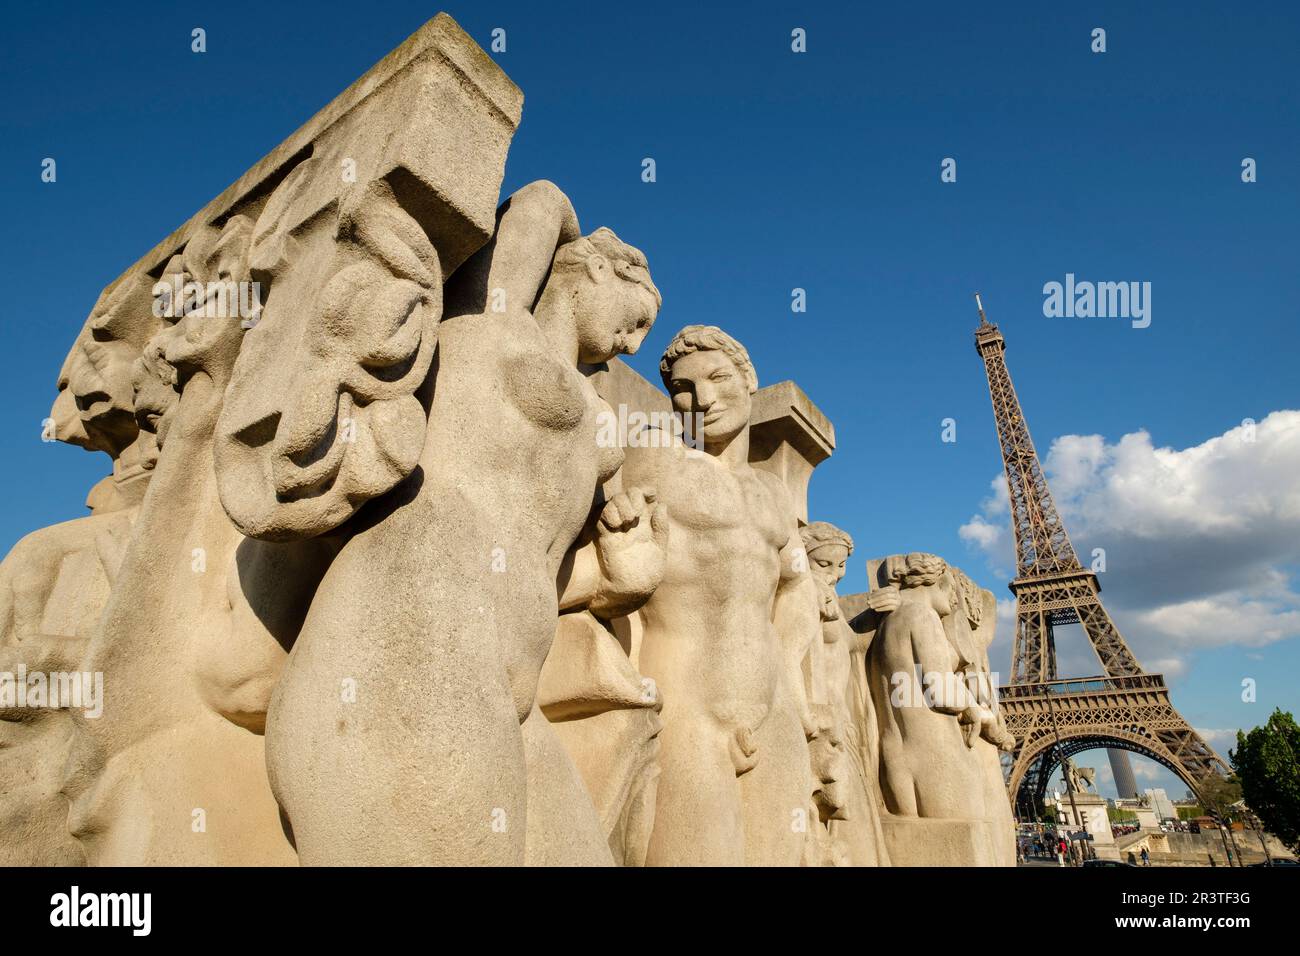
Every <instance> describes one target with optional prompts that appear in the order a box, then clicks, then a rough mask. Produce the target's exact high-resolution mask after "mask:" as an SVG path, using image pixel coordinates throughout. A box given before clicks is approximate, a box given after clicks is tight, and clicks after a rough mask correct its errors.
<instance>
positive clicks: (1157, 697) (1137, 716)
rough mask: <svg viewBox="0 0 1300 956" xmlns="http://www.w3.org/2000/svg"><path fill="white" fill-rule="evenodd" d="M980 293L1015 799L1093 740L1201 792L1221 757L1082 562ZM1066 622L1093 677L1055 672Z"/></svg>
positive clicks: (1037, 799) (1036, 798)
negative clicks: (1151, 667) (1007, 538)
mask: <svg viewBox="0 0 1300 956" xmlns="http://www.w3.org/2000/svg"><path fill="white" fill-rule="evenodd" d="M975 301H976V304H977V305H978V307H979V315H980V325H979V328H977V329H976V330H975V349H976V351H977V352H979V355H980V358H981V359H983V361H984V371H985V373H986V374H987V376H988V382H989V395H990V397H991V398H992V401H993V418H994V421H995V422H996V424H997V430H998V441H999V443H1000V445H1001V448H1002V464H1003V468H1004V470H1005V472H1006V479H1007V492H1008V498H1009V501H1010V510H1011V526H1012V531H1013V532H1014V534H1015V540H1016V577H1015V579H1014V580H1013V581H1011V583H1010V585H1009V587H1010V589H1011V593H1012V594H1014V595H1015V596H1016V634H1015V641H1014V646H1013V648H1012V654H1011V682H1010V683H1009V684H1007V685H1006V686H1004V687H1001V688H1000V689H999V705H1000V707H1001V708H1002V713H1003V716H1004V718H1005V720H1006V722H1007V728H1008V729H1009V730H1010V731H1011V733H1013V734H1014V735H1015V738H1016V749H1015V750H1014V751H1013V752H1012V753H1011V754H1009V755H1007V756H1006V758H1005V759H1004V768H1005V770H1006V774H1007V790H1008V793H1009V795H1010V797H1011V801H1012V805H1013V806H1014V807H1015V808H1016V811H1017V813H1018V814H1019V815H1020V816H1022V817H1031V818H1036V817H1037V816H1038V812H1039V809H1040V808H1041V807H1042V801H1043V796H1044V794H1045V792H1046V790H1047V782H1048V780H1049V779H1050V778H1051V775H1052V772H1053V771H1054V770H1055V769H1056V767H1057V766H1058V765H1059V764H1060V763H1061V762H1062V761H1063V760H1065V759H1066V758H1068V757H1070V756H1072V755H1074V754H1076V753H1079V752H1081V751H1084V750H1092V749H1095V748H1098V747H1100V748H1104V749H1107V750H1111V751H1116V750H1118V751H1127V752H1130V753H1136V754H1140V755H1142V756H1144V757H1148V758H1150V759H1152V760H1155V761H1157V762H1158V763H1160V764H1163V765H1164V766H1165V767H1167V768H1168V769H1169V770H1171V771H1173V772H1174V773H1175V774H1177V775H1178V776H1179V777H1180V778H1182V780H1183V781H1184V782H1185V783H1186V784H1187V786H1188V788H1189V789H1191V790H1193V791H1195V792H1199V791H1200V785H1201V783H1202V781H1204V780H1206V779H1207V778H1208V777H1212V776H1219V775H1226V774H1227V772H1228V767H1227V764H1226V763H1225V762H1224V761H1223V759H1222V758H1221V757H1220V756H1219V755H1218V754H1217V753H1215V752H1214V750H1213V749H1212V748H1211V747H1210V745H1209V744H1207V743H1206V742H1205V741H1204V740H1202V739H1201V736H1200V735H1199V734H1198V733H1197V732H1196V731H1195V730H1193V729H1192V727H1191V725H1189V724H1188V723H1187V721H1186V720H1184V719H1183V717H1182V715H1180V714H1179V713H1178V711H1177V710H1176V709H1175V708H1174V705H1173V704H1172V703H1171V702H1170V699H1169V689H1168V688H1167V687H1166V686H1165V681H1164V677H1163V676H1162V675H1160V674H1148V673H1146V672H1145V671H1144V670H1143V669H1142V665H1141V664H1139V663H1138V660H1137V658H1136V657H1135V656H1134V655H1133V652H1132V651H1131V650H1130V649H1129V646H1128V644H1127V642H1125V640H1124V637H1123V635H1122V634H1121V633H1120V630H1119V628H1118V627H1117V626H1116V625H1115V622H1114V621H1113V620H1112V619H1111V617H1110V615H1109V614H1108V613H1107V611H1106V608H1105V606H1104V605H1103V604H1102V602H1101V584H1100V582H1099V581H1098V580H1097V575H1096V574H1095V573H1093V572H1092V571H1091V570H1088V569H1086V568H1084V567H1083V566H1082V565H1081V564H1080V563H1079V557H1078V555H1077V554H1076V553H1075V550H1074V546H1073V545H1072V544H1071V543H1070V536H1069V534H1068V533H1067V532H1066V530H1065V525H1064V524H1063V523H1062V521H1061V517H1060V515H1059V513H1058V512H1057V510H1056V503H1055V501H1054V500H1053V498H1052V492H1051V489H1050V488H1049V487H1048V486H1047V478H1046V476H1045V475H1044V473H1043V468H1042V464H1041V463H1040V462H1039V460H1038V452H1037V451H1036V450H1035V448H1034V442H1033V439H1032V438H1031V437H1030V435H1029V426H1028V424H1027V423H1026V422H1025V417H1024V413H1023V412H1022V411H1021V409H1020V400H1019V398H1017V396H1016V390H1015V388H1014V386H1013V385H1012V384H1011V373H1010V372H1009V371H1008V370H1007V363H1006V359H1005V357H1004V353H1005V352H1006V340H1005V339H1004V338H1003V336H1002V333H1001V332H999V331H998V327H997V326H996V325H994V324H993V323H991V322H989V320H988V318H987V317H986V316H985V315H984V306H983V303H982V302H981V301H980V297H979V296H978V295H977V296H975ZM1066 624H1079V625H1081V626H1082V628H1083V631H1084V633H1085V634H1086V635H1087V637H1088V642H1089V643H1090V644H1091V645H1092V649H1093V651H1094V652H1095V653H1096V655H1097V660H1098V662H1099V663H1100V664H1101V675H1100V676H1097V677H1084V678H1077V679H1070V680H1063V679H1061V677H1060V675H1059V674H1058V673H1057V669H1056V635H1055V628H1056V627H1059V626H1061V625H1066Z"/></svg>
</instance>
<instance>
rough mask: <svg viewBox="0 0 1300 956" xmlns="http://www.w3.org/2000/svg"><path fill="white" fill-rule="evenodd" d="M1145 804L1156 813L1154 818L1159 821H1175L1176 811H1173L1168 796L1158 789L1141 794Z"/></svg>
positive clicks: (1176, 817) (1172, 804) (1171, 802)
mask: <svg viewBox="0 0 1300 956" xmlns="http://www.w3.org/2000/svg"><path fill="white" fill-rule="evenodd" d="M1143 795H1144V796H1145V797H1146V800H1147V804H1148V805H1149V806H1150V807H1151V809H1152V810H1154V811H1155V812H1156V817H1157V818H1158V819H1160V820H1162V821H1163V820H1177V819H1178V811H1177V810H1175V809H1174V802H1173V801H1172V800H1170V799H1169V795H1168V794H1167V793H1165V791H1164V790H1163V789H1161V788H1159V787H1156V788H1155V789H1152V790H1146V791H1144V792H1143Z"/></svg>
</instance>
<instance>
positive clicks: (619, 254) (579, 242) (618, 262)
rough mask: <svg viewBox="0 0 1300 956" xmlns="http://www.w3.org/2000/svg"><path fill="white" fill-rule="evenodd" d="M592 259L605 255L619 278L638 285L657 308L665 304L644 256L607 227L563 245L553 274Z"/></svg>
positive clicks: (577, 266)
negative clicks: (647, 293)
mask: <svg viewBox="0 0 1300 956" xmlns="http://www.w3.org/2000/svg"><path fill="white" fill-rule="evenodd" d="M592 256H604V257H605V259H606V260H608V261H609V264H610V265H611V266H613V268H614V274H615V275H616V276H618V277H619V278H620V279H624V280H626V281H627V282H635V283H636V284H637V285H639V286H641V287H642V288H644V289H645V290H646V291H648V292H649V293H650V294H651V295H653V296H654V297H655V305H656V306H660V305H663V296H661V295H660V294H659V290H658V289H657V288H656V287H655V284H654V282H652V281H651V280H650V263H649V261H648V260H647V259H646V257H645V254H644V253H643V252H642V251H641V250H640V249H638V248H636V246H630V245H628V244H627V243H626V242H624V241H623V240H622V239H620V238H619V237H618V236H616V235H615V234H614V230H613V229H610V228H608V227H607V226H601V227H600V228H599V229H597V230H596V231H595V232H593V233H590V234H589V235H586V236H582V237H581V238H578V239H574V240H573V241H572V242H566V243H565V244H564V245H562V246H560V248H559V249H557V250H556V252H555V259H554V260H553V261H552V263H551V271H552V272H569V271H572V270H574V269H579V268H582V267H584V266H585V265H586V263H587V260H588V259H590V258H591V257H592Z"/></svg>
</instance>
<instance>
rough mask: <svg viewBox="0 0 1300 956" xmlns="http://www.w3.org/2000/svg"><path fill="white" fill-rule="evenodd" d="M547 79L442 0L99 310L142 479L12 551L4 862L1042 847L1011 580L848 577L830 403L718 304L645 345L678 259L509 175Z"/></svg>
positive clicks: (99, 352) (96, 497)
mask: <svg viewBox="0 0 1300 956" xmlns="http://www.w3.org/2000/svg"><path fill="white" fill-rule="evenodd" d="M521 108H522V95H521V93H520V92H519V90H518V89H517V88H516V87H515V86H514V84H513V83H512V82H511V81H510V80H509V78H507V77H506V76H505V74H504V73H503V72H502V71H501V70H500V69H499V68H498V67H497V66H496V64H495V63H494V62H493V61H492V60H491V59H490V58H489V57H488V56H487V55H486V54H485V53H484V52H483V51H482V50H481V49H480V48H479V47H478V46H477V45H476V44H475V43H474V42H473V41H472V40H471V39H470V38H469V37H468V36H466V35H465V34H464V33H463V32H462V31H461V30H460V28H459V27H458V26H457V25H456V24H455V23H454V22H453V21H452V20H451V19H450V18H449V17H447V16H445V15H439V16H438V17H436V18H434V19H433V20H431V21H430V22H429V23H427V24H426V25H425V26H424V27H422V28H421V29H420V30H418V31H417V32H416V33H415V34H414V35H413V36H412V37H411V38H410V39H409V40H407V41H406V42H405V43H404V44H402V45H401V46H400V47H398V48H397V49H396V50H394V51H393V52H392V53H391V54H389V55H388V56H387V57H385V58H384V59H383V60H382V61H380V62H379V63H378V64H376V65H375V67H373V68H372V69H371V70H370V71H369V72H368V73H366V75H365V76H363V77H362V78H361V79H359V80H357V81H356V82H355V83H354V84H352V85H351V86H350V87H349V88H348V89H347V90H345V91H344V92H343V93H341V94H340V95H339V96H337V97H336V98H335V99H334V100H332V101H331V102H330V103H329V104H328V105H327V106H326V107H325V108H324V109H322V110H321V111H320V112H319V113H318V114H317V115H316V116H314V117H313V118H312V119H310V120H309V121H308V122H307V123H305V124H304V125H303V126H302V127H301V128H300V129H299V130H298V131H297V132H295V133H294V134H292V135H291V136H290V137H289V138H288V139H286V140H285V141H284V142H283V143H282V144H281V145H280V146H278V147H277V148H275V149H274V150H272V151H271V152H270V153H269V154H268V155H267V156H266V157H265V158H264V159H263V160H262V161H260V162H259V163H257V164H256V165H255V166H254V167H253V168H251V169H250V170H249V171H248V172H247V173H245V174H244V175H243V176H241V177H240V178H239V179H238V180H237V181H236V182H235V183H234V184H232V185H231V186H230V187H229V188H227V189H226V190H225V191H223V192H222V193H221V194H220V195H219V196H217V197H216V198H215V199H213V200H212V202H210V203H208V204H207V205H206V206H205V207H204V208H203V209H201V210H199V211H198V212H197V213H195V215H194V216H192V217H191V218H190V219H189V220H188V221H187V222H186V223H185V224H184V225H183V226H181V227H180V228H179V229H178V230H176V231H175V232H174V233H172V234H171V235H170V236H168V237H167V238H166V239H164V240H163V241H162V242H160V243H158V245H157V246H155V247H154V248H153V249H152V250H150V251H149V252H148V253H146V254H145V255H144V256H143V257H142V258H141V259H140V260H139V261H138V262H137V263H136V264H135V265H134V266H132V267H131V268H130V269H128V270H127V271H126V272H125V273H123V275H121V276H120V277H118V278H117V279H116V280H114V281H113V282H112V283H110V284H109V286H108V287H107V288H106V289H105V290H104V293H103V294H102V295H101V296H100V299H99V301H98V302H96V303H95V305H94V308H93V309H92V310H91V313H90V316H89V318H88V319H87V320H86V322H85V324H84V325H83V327H82V328H81V330H80V331H79V333H78V334H77V335H76V336H75V338H74V341H73V344H72V347H71V349H70V351H69V353H68V357H67V359H66V361H65V362H64V366H63V368H62V370H61V371H60V373H59V375H58V377H57V380H56V396H57V397H56V398H55V401H54V406H53V408H52V410H51V414H50V420H49V422H48V423H47V426H48V427H47V431H48V434H49V437H52V438H54V439H57V440H59V441H63V442H66V443H69V444H73V445H77V446H80V447H82V448H84V449H86V450H88V451H92V452H102V453H104V454H106V455H108V457H109V459H110V460H111V463H112V470H111V474H110V475H109V476H108V477H106V478H105V479H104V480H102V481H101V482H99V483H98V484H96V485H95V486H94V487H93V488H92V489H91V490H90V492H89V494H88V497H87V502H86V503H87V505H88V507H89V508H90V511H91V513H90V514H89V515H87V516H84V517H81V518H76V519H73V520H70V521H66V522H63V523H60V524H56V525H53V526H51V527H48V528H43V529H40V530H37V531H34V532H32V533H31V534H29V535H28V536H27V537H25V538H23V539H22V541H20V542H19V543H18V544H17V545H16V546H15V547H14V549H13V550H12V551H11V552H10V554H9V555H8V556H7V557H6V558H5V559H4V561H3V563H0V863H5V864H47V865H48V864H63V865H82V864H90V865H155V864H181V865H291V864H294V863H301V864H307V865H313V864H342V865H352V864H462V865H463V864H504V865H518V864H523V865H584V866H586V865H591V866H602V865H603V866H608V865H626V866H639V865H682V864H714V865H717V864H722V865H783V866H785V865H789V866H793V865H862V866H884V865H910V864H917V863H935V864H942V865H950V864H953V863H966V864H979V865H994V864H997V865H1010V864H1011V863H1013V862H1014V846H1013V843H1012V842H1011V841H1012V834H1011V822H1010V807H1009V805H1008V803H1007V800H1006V796H1005V793H1004V792H1003V790H1002V786H1001V775H1000V770H999V768H998V759H997V751H998V748H999V747H1005V746H1007V745H1008V739H1009V738H1008V736H1007V734H1006V728H1005V726H1003V725H1002V724H1001V721H1000V717H999V716H998V713H997V706H996V698H995V696H994V695H993V691H992V687H991V684H990V682H989V681H988V680H987V679H986V678H987V675H988V671H989V663H988V646H989V643H990V642H991V640H992V637H993V622H994V619H995V613H994V612H995V603H994V602H993V597H992V595H991V594H990V593H989V592H987V591H981V590H980V589H979V588H977V587H975V586H974V585H973V583H972V582H970V580H969V579H968V578H967V577H966V576H965V575H963V574H961V572H959V571H957V570H956V569H951V568H949V567H948V566H947V565H946V564H944V562H942V561H941V560H940V559H938V558H934V557H933V556H928V555H908V556H896V557H895V558H891V559H888V560H886V561H885V562H883V563H882V564H880V566H879V567H876V566H875V565H873V566H872V568H871V575H872V579H871V590H870V591H869V592H866V593H865V594H862V595H848V596H845V597H838V596H837V594H836V587H837V585H838V583H839V582H840V581H841V579H842V578H843V577H844V575H845V573H846V571H847V569H848V560H849V556H850V554H851V552H852V550H853V542H852V540H851V539H850V538H849V536H848V535H847V534H846V533H844V532H843V531H841V530H839V529H838V528H836V527H834V526H833V525H831V524H829V523H826V522H815V523H813V524H809V523H808V517H809V486H810V480H811V476H812V474H813V471H814V470H815V469H816V467H817V465H818V464H820V463H821V462H822V461H824V460H826V459H827V458H828V457H829V456H830V455H831V453H832V452H833V450H834V448H835V434H834V429H833V427H832V425H831V423H830V422H829V421H828V420H827V418H826V417H825V416H824V415H823V414H822V413H821V412H820V411H819V410H818V409H817V407H816V406H815V405H814V404H813V402H812V401H811V400H810V399H809V398H808V396H807V395H805V394H804V392H803V391H802V390H801V389H800V388H799V387H798V386H797V385H796V384H795V383H793V382H789V381H785V382H780V383H778V384H776V385H772V386H768V387H766V388H763V389H760V388H759V387H758V378H757V374H756V371H755V368H754V364H753V362H752V361H751V359H750V356H749V354H748V352H747V351H746V350H745V348H744V346H743V345H742V344H741V343H740V342H739V341H738V340H737V339H735V338H733V337H732V336H731V335H728V334H727V333H726V332H723V331H722V330H721V329H719V328H716V327H713V326H699V325H692V326H688V327H686V328H683V329H682V330H681V331H680V332H678V333H677V334H676V335H675V336H674V337H672V339H671V341H670V343H669V345H668V347H667V349H666V351H665V352H664V353H663V355H662V357H661V361H660V371H661V376H662V381H663V386H664V390H663V391H661V390H660V389H659V388H658V387H657V386H656V385H654V384H652V383H651V382H649V381H646V380H645V379H643V378H642V377H641V376H639V375H637V374H636V373H635V372H633V371H632V370H631V368H629V367H628V366H627V365H625V364H623V362H621V361H620V360H619V356H622V355H630V354H633V353H635V352H636V351H637V350H638V349H639V348H640V346H641V345H642V343H643V342H644V340H645V339H646V337H647V335H648V334H649V333H650V332H651V329H652V327H653V325H654V322H655V320H656V317H657V315H658V312H659V308H660V305H661V298H660V293H659V291H658V289H657V288H656V286H655V284H654V282H653V280H652V279H651V273H650V266H649V262H648V259H647V256H646V255H645V254H644V253H643V252H642V251H641V250H639V249H637V248H636V247H635V246H633V245H630V244H628V243H627V242H624V241H623V240H622V239H620V238H619V237H618V236H617V235H616V234H615V233H614V231H613V230H611V229H609V228H607V227H600V228H596V229H594V230H592V231H590V232H586V233H584V232H583V231H582V229H581V228H580V226H579V217H578V213H577V211H576V210H575V209H574V208H573V206H572V204H571V203H570V201H569V199H568V198H567V197H566V196H565V194H564V193H563V192H562V191H561V190H560V189H559V188H558V187H557V186H555V185H554V184H552V183H550V182H548V181H544V180H539V181H536V182H533V183H530V184H529V185H526V186H524V187H523V188H521V189H519V190H517V191H515V192H514V193H513V194H512V195H510V196H509V197H506V198H505V199H504V201H502V197H501V195H500V192H501V182H502V174H503V169H504V164H505V159H506V153H507V150H508V148H509V144H510V141H511V138H512V136H513V134H514V131H515V129H516V127H517V125H518V123H519V121H520V117H521ZM814 510H815V509H814ZM917 663H921V664H922V665H923V666H924V668H934V669H936V670H937V671H938V672H940V673H942V674H944V675H947V676H949V677H952V678H954V679H955V680H956V681H957V684H958V685H959V686H958V689H956V690H951V691H945V692H944V693H945V694H947V695H948V696H943V695H941V696H940V698H939V699H938V702H937V703H935V702H934V701H930V702H929V703H927V702H926V701H925V700H924V699H919V701H920V702H919V703H917V704H916V705H915V706H911V705H909V706H907V707H902V706H895V704H894V702H893V698H892V697H891V691H892V689H893V687H894V685H895V684H896V683H897V677H898V675H899V674H908V675H910V674H911V673H912V671H913V670H914V668H915V666H916V664H917ZM31 675H35V676H31ZM74 676H75V677H76V678H77V679H78V680H80V679H81V678H85V684H84V686H82V685H80V684H78V685H77V686H79V687H81V689H82V690H83V691H84V693H83V694H82V695H81V696H80V697H76V698H70V697H69V696H68V694H67V693H62V692H60V693H59V694H56V693H55V689H56V688H58V687H60V686H62V685H63V684H66V683H68V682H71V681H72V679H73V677H74ZM20 685H21V690H22V693H21V694H19V693H18V689H19V686H20ZM966 687H969V688H970V689H969V690H963V689H962V688H966ZM41 688H44V689H43V690H42V689H41ZM97 689H98V690H97Z"/></svg>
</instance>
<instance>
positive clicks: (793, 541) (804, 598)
mask: <svg viewBox="0 0 1300 956" xmlns="http://www.w3.org/2000/svg"><path fill="white" fill-rule="evenodd" d="M789 514H790V515H791V520H790V538H789V540H788V541H787V542H786V545H785V547H784V548H782V549H781V555H780V557H781V580H780V581H779V582H778V584H777V588H776V600H775V602H774V603H773V606H772V623H773V625H774V626H775V627H776V632H777V635H778V637H779V638H780V640H781V644H782V647H783V648H784V650H785V661H784V663H785V667H786V671H787V674H788V675H789V682H790V686H791V692H792V693H793V694H794V697H795V706H796V708H797V709H798V712H799V719H800V722H801V723H802V724H803V729H804V736H806V737H807V738H808V739H809V740H812V739H813V738H814V737H816V736H818V735H819V734H821V733H822V732H824V731H826V730H830V729H831V728H829V727H827V726H825V725H826V723H827V720H826V718H825V715H823V716H822V717H820V718H819V717H818V715H817V714H815V713H814V711H813V703H812V701H811V700H810V697H812V696H813V695H815V694H816V692H817V690H818V688H817V687H816V681H815V677H816V674H814V675H813V676H814V681H813V684H814V686H812V687H809V686H808V684H807V683H806V682H805V681H804V672H803V661H804V658H805V657H807V656H808V655H809V653H810V652H811V650H812V648H813V647H814V646H815V644H816V643H817V642H818V641H820V640H821V636H822V633H821V632H822V620H821V599H820V597H819V596H818V594H817V585H816V582H815V581H814V580H813V576H812V575H811V574H810V573H809V572H808V556H807V554H806V553H805V552H804V548H803V539H802V538H801V537H800V535H799V527H798V524H797V522H795V520H794V518H793V515H794V512H793V511H790V512H789ZM812 663H814V664H815V661H814V662H812Z"/></svg>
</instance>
